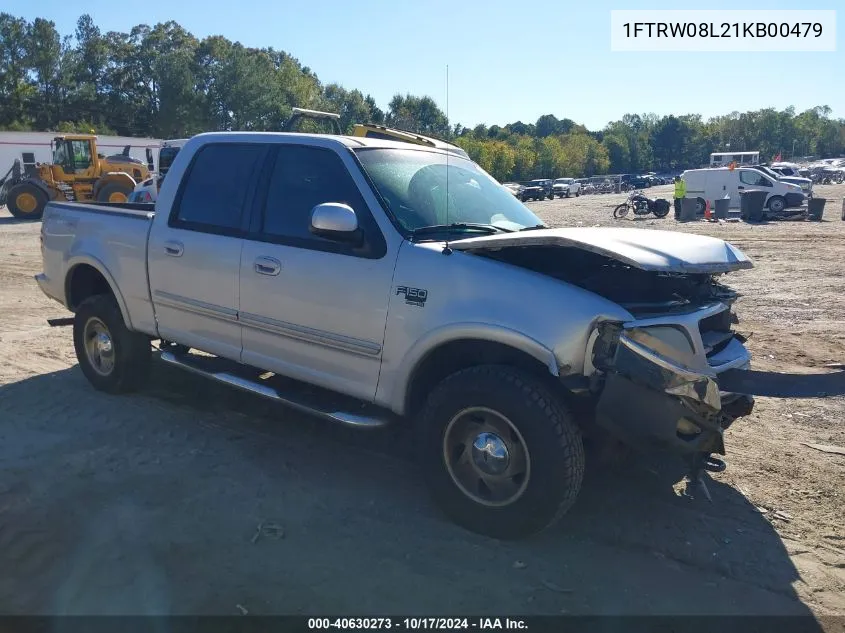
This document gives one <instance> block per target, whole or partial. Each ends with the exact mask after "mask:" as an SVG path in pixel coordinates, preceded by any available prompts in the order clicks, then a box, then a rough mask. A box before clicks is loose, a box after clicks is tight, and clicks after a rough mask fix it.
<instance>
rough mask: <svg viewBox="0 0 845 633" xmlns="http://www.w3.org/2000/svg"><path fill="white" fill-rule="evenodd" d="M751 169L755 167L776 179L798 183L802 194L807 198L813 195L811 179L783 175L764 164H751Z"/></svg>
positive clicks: (793, 183)
mask: <svg viewBox="0 0 845 633" xmlns="http://www.w3.org/2000/svg"><path fill="white" fill-rule="evenodd" d="M752 168H753V169H757V170H759V171H761V172H763V173H764V174H766V175H767V176H768V177H769V178H774V179H777V180H779V181H781V182H788V183H790V184H792V185H798V186H799V187H801V191H802V192H803V193H804V196H805V197H806V198H807V199H808V200H809V199H810V198H812V197H813V181H812V179H810V178H804V177H803V176H800V175H799V176H785V175H783V174H781V173H779V172H778V171H777V170H775V169H770V168H769V167H766V166H765V165H753V167H752Z"/></svg>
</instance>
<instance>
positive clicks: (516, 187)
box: [502, 182, 525, 200]
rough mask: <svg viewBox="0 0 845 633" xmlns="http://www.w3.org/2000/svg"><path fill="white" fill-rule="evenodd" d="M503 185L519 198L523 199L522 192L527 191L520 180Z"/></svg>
mask: <svg viewBox="0 0 845 633" xmlns="http://www.w3.org/2000/svg"><path fill="white" fill-rule="evenodd" d="M502 186H503V187H504V188H505V189H507V190H508V191H509V192H510V193H512V194H513V195H514V196H515V197H516V198H518V199H519V200H522V199H523V197H522V192H523V191H525V187H523V186H522V185H520V184H519V183H518V182H506V183H504V184H503V185H502Z"/></svg>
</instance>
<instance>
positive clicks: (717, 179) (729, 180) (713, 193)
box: [681, 167, 804, 213]
mask: <svg viewBox="0 0 845 633" xmlns="http://www.w3.org/2000/svg"><path fill="white" fill-rule="evenodd" d="M681 178H682V179H683V181H684V182H685V183H686V185H687V193H686V197H687V198H697V199H699V204H698V206H699V207H700V208H698V209H697V211H698V212H699V213H703V212H704V204H705V203H704V201H707V200H709V201H710V207H711V208H713V207H714V206H715V201H716V200H719V199H721V198H724V197H725V196H728V197H729V198H730V199H731V202H730V205H729V207H730V208H732V209H737V208H739V206H740V199H739V193H740V192H741V191H744V190H746V189H763V190H765V191H768V192H769V195H768V196H767V197H766V206H767V207H768V208H769V210H770V211H772V212H773V213H780V212H781V211H783V210H784V209H786V208H787V207H800V206H801V205H802V204H803V203H804V193H803V192H802V191H801V187H799V186H798V185H793V184H790V183H787V182H783V181H782V180H775V179H774V178H770V177H769V176H767V175H766V174H764V173H763V172H761V171H759V170H757V169H749V168H744V167H737V168H735V169H730V168H729V167H716V168H710V169H688V170H687V171H685V172H684V173H683V174H681Z"/></svg>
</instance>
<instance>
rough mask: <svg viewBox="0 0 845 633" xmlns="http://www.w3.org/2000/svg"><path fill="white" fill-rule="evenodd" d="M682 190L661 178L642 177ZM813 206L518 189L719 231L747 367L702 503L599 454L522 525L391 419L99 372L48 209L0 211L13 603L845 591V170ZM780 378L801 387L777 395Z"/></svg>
mask: <svg viewBox="0 0 845 633" xmlns="http://www.w3.org/2000/svg"><path fill="white" fill-rule="evenodd" d="M649 194H650V195H659V196H664V197H667V198H671V188H669V187H661V188H655V189H651V190H649ZM817 195H819V196H821V197H826V198H828V204H827V207H826V209H825V217H824V221H823V222H821V223H811V222H781V223H770V224H764V225H758V226H751V225H745V224H739V223H726V224H717V223H705V222H696V223H690V224H684V225H680V224H678V223H677V222H675V221H674V220H673V219H672V217H671V215H670V217H668V218H665V219H661V220H657V219H655V218H653V217H652V218H651V219H637V220H631V219H626V220H622V221H615V220H613V219H612V217H611V210H612V206H614V205H615V204H617V203H618V202H619V201H621V200H622V199H623V198H624V195H590V196H582V197H580V198H577V199H565V200H555V201H543V202H536V203H529V206H530V207H531V208H532V209H533V210H535V212H536V213H537V214H538V215H539V216H540V217H541V218H542V219H543V220H545V221H546V222H548V223H550V224H551V225H553V226H577V225H580V226H592V225H607V226H609V225H613V226H619V225H622V226H636V227H641V228H661V229H669V230H683V231H690V232H696V233H706V234H709V235H715V236H718V237H721V238H724V239H727V240H729V241H731V242H732V243H734V244H736V245H737V246H739V247H740V248H742V249H743V250H745V252H746V253H748V255H749V256H750V257H751V258H752V259H753V260H754V263H755V268H754V269H752V270H748V271H742V272H739V273H733V274H731V275H730V276H729V279H728V280H727V281H728V283H729V285H731V286H733V287H735V288H736V289H738V290H740V291H741V292H742V293H743V294H744V296H743V298H741V299H740V301H739V303H738V312H739V315H740V319H741V322H740V329H741V331H743V332H745V333H747V334H752V336H751V339H750V340H749V346H750V348H751V350H752V352H753V354H754V357H755V369H756V370H764V371H774V372H779V373H781V374H785V375H784V376H779V377H777V378H778V380H774V381H773V386H772V392H771V393H772V396H775V395H777V396H778V397H759V398H758V399H757V407H756V409H755V411H754V413H753V414H752V415H751V416H749V417H747V418H743V419H740V420H738V421H737V422H736V423H735V424H734V425H733V426H732V428H731V429H730V430H729V431H728V432H727V437H726V445H727V447H728V456H727V460H728V464H729V466H728V469H727V471H726V472H725V473H723V474H719V475H714V476H713V481H712V482H711V484H710V490H711V492H712V495H713V503H712V504H710V503H707V502H706V501H695V502H690V501H688V500H686V499H683V498H681V497H679V496H678V495H677V490H678V489H679V485H678V482H679V481H680V479H681V477H682V474H683V473H682V471H681V470H680V469H679V468H678V465H677V464H672V463H666V462H665V461H664V460H658V459H656V458H651V457H639V458H637V459H617V460H615V461H610V462H609V461H608V460H606V459H600V458H599V457H598V456H595V455H592V454H588V459H589V462H588V470H587V477H586V481H585V485H584V489H583V491H582V493H581V496H580V498H579V500H578V502H577V503H576V505H575V506H574V508H573V509H572V510H571V512H570V513H569V514H568V515H567V516H566V517H565V518H564V520H563V521H562V523H561V524H560V526H559V527H557V528H555V529H554V530H551V531H548V532H546V533H544V534H543V535H541V536H539V537H536V538H533V539H530V540H527V541H522V542H516V543H510V542H508V543H502V542H498V541H492V540H489V539H485V538H483V537H479V536H475V535H472V534H468V533H466V532H464V531H462V530H460V529H459V528H457V527H455V526H454V525H452V524H451V523H449V522H448V521H446V520H445V519H444V518H443V517H442V516H440V515H439V514H438V513H437V511H436V510H435V509H434V507H433V506H432V504H431V503H430V501H429V500H428V498H427V497H426V494H425V491H424V489H423V487H422V484H421V482H420V480H419V477H418V474H417V472H416V469H415V467H414V465H413V462H412V460H411V446H410V441H409V438H408V434H407V432H405V431H404V430H403V429H401V428H395V429H388V430H385V431H379V432H371V433H357V432H354V431H350V430H346V429H341V428H338V427H335V426H331V425H330V424H326V423H322V422H321V421H318V420H314V419H312V418H309V417H307V416H303V415H300V414H297V413H294V412H291V411H290V410H287V409H284V408H282V407H279V406H276V405H274V404H270V403H267V402H264V401H261V400H258V399H256V398H254V397H251V396H248V395H245V394H241V393H238V392H234V391H231V390H229V389H226V388H222V387H211V386H210V385H209V384H207V383H206V382H204V381H202V380H201V379H199V378H194V377H192V376H189V375H185V374H182V373H179V372H178V371H177V370H173V369H170V368H165V367H159V366H156V369H155V372H154V377H153V380H152V382H151V384H150V386H149V387H148V388H147V389H145V390H144V391H143V392H141V393H140V394H137V395H134V396H131V397H110V396H106V395H104V394H101V393H98V392H95V391H94V390H93V389H92V388H91V387H90V386H89V385H88V383H87V382H86V381H85V379H84V378H83V376H82V374H81V372H80V371H79V370H78V368H77V366H76V362H75V358H74V353H73V348H72V344H71V337H70V334H71V333H70V330H69V329H68V328H50V327H49V326H48V325H47V323H46V321H45V320H46V319H47V318H52V317H61V316H66V313H65V311H64V310H63V309H62V308H61V306H59V305H58V304H55V303H53V302H51V301H49V300H48V299H46V298H45V297H44V296H43V295H42V294H41V293H40V291H39V290H38V288H37V287H36V284H35V282H34V281H33V279H32V276H33V275H34V274H35V273H36V272H38V271H39V269H40V268H39V267H40V253H39V245H38V238H37V235H38V231H39V227H40V224H38V223H23V222H18V221H16V220H14V219H13V218H11V216H9V215H8V213H7V212H6V211H5V210H0V314H2V319H0V454H2V460H1V461H0V570H2V572H0V613H13V614H15V613H42V614H83V613H84V614H91V613H94V614H125V613H132V614H161V613H173V614H233V615H238V614H240V613H243V612H245V611H246V612H248V613H250V614H270V613H273V614H278V613H308V614H325V613H327V612H332V613H337V614H345V615H351V614H385V613H390V614H400V613H414V614H427V615H436V614H441V615H442V614H460V613H464V614H466V613H477V614H560V613H570V614H614V615H615V614H693V613H694V614H802V613H805V614H806V613H808V612H810V611H811V612H813V613H814V614H817V615H819V614H840V615H843V614H845V526H844V525H843V523H844V522H843V517H845V499H843V496H844V495H845V456H842V455H837V454H828V453H824V452H820V451H817V450H814V449H812V448H810V447H808V446H806V445H805V443H817V444H827V445H836V446H840V447H841V446H845V427H843V423H842V421H843V412H845V399H844V398H843V394H845V381H843V379H842V375H843V374H842V373H840V372H835V373H832V372H831V371H830V370H826V369H824V365H825V364H826V363H831V362H845V277H843V275H842V262H843V261H844V260H845V257H843V256H845V241H844V240H843V238H845V222H843V221H842V220H841V219H840V215H841V210H842V198H843V196H845V186H820V187H817ZM783 396H787V397H783Z"/></svg>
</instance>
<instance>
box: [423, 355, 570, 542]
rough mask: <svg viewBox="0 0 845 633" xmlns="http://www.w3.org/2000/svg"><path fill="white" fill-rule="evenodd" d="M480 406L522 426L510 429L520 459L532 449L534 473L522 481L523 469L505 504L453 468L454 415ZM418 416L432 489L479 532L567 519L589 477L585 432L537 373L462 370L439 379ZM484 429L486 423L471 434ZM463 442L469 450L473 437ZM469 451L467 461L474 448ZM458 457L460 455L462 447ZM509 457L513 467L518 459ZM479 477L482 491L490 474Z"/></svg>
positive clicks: (509, 535) (516, 531)
mask: <svg viewBox="0 0 845 633" xmlns="http://www.w3.org/2000/svg"><path fill="white" fill-rule="evenodd" d="M473 408H475V409H479V408H482V409H483V410H484V411H485V412H492V413H493V414H494V415H495V416H503V418H502V419H505V420H506V421H507V422H508V424H510V427H509V428H511V429H516V433H514V432H513V431H512V430H511V435H510V436H509V437H508V441H509V442H513V445H511V449H510V450H511V451H513V452H512V453H508V455H512V456H513V457H514V463H516V457H517V452H516V451H517V449H518V448H519V447H523V448H524V450H525V455H526V458H525V459H524V460H523V461H524V463H525V464H527V466H525V468H527V471H525V472H526V473H527V474H525V473H523V477H522V479H521V481H519V482H517V481H516V479H517V477H514V478H512V480H511V483H512V484H514V485H517V486H519V492H518V494H517V495H516V496H515V497H514V498H513V499H512V500H507V501H506V502H504V503H501V504H500V505H490V504H487V503H484V502H483V501H478V500H476V499H473V498H472V497H471V496H469V495H468V494H467V493H466V492H464V490H463V489H462V488H461V487H459V485H458V483H456V481H457V479H460V477H458V476H457V475H456V476H453V475H452V474H450V472H451V471H450V466H448V465H447V453H448V451H447V450H446V446H447V444H446V441H447V439H448V438H449V437H451V435H450V433H452V431H451V430H452V429H454V428H455V426H456V425H455V423H454V422H453V421H454V420H456V419H459V414H460V413H461V412H462V411H466V410H468V409H473ZM486 414H487V413H485V415H486ZM467 415H469V416H470V417H472V415H473V414H467ZM461 419H463V418H461ZM417 424H418V426H417V434H418V438H417V442H418V443H417V445H418V447H419V450H420V455H419V456H420V459H421V464H422V469H423V475H424V477H425V480H426V483H427V484H428V487H429V490H430V492H431V494H432V497H433V498H434V500H435V502H436V503H437V505H438V506H439V507H440V508H441V509H442V510H443V512H444V513H445V514H446V515H447V516H448V517H449V518H451V519H452V520H453V521H454V522H455V523H457V524H458V525H460V526H462V527H464V528H466V529H468V530H470V531H472V532H477V533H479V534H484V535H486V536H491V537H494V538H499V539H513V538H521V537H525V536H529V535H531V534H535V533H537V532H540V531H541V530H544V529H546V528H548V527H550V526H551V525H553V524H554V523H555V522H556V521H557V520H558V519H560V517H562V516H563V514H564V513H565V512H566V511H567V510H568V509H569V508H570V507H571V506H572V504H573V503H574V501H575V498H576V497H577V496H578V492H579V490H580V488H581V482H582V480H583V477H584V446H583V443H582V439H581V434H580V432H579V430H578V428H577V427H576V426H575V424H574V422H573V420H572V417H571V414H570V413H569V411H568V409H567V408H566V407H565V406H564V405H563V403H562V402H560V401H559V400H558V399H557V398H555V397H554V396H553V395H552V394H551V393H550V392H549V391H548V390H547V389H546V388H545V387H544V386H543V385H542V384H541V383H540V382H539V381H538V380H537V379H536V378H534V377H533V376H531V375H530V374H527V373H525V372H523V371H520V370H517V369H515V368H512V367H506V366H499V365H481V366H476V367H470V368H469V369H464V370H462V371H459V372H457V373H455V374H453V375H451V376H449V377H448V378H446V379H445V380H444V381H443V382H441V383H440V384H439V385H437V387H436V388H435V389H434V391H433V392H432V393H431V395H430V396H429V398H428V400H427V402H426V404H425V407H424V408H423V411H422V413H421V415H420V417H419V419H418V420H417ZM470 424H471V423H470ZM470 428H471V429H474V427H470ZM482 428H483V427H482ZM476 432H479V431H478V429H474V430H472V431H471V434H473V433H476ZM478 437H480V435H479V436H478ZM476 439H478V438H476ZM462 446H463V448H462V449H460V451H461V453H462V454H463V452H465V451H467V445H466V443H464V444H463V445H462ZM519 450H522V449H519ZM469 451H470V452H469V453H468V454H467V457H468V459H467V462H469V461H470V459H471V453H472V451H473V449H471V448H470V449H469ZM481 453H483V452H479V453H478V454H481ZM453 458H454V459H456V460H460V458H458V457H457V456H456V455H454V451H453ZM491 459H492V458H491ZM449 461H450V462H451V461H452V460H449ZM485 461H486V460H485ZM506 463H507V467H508V468H510V467H511V464H510V463H509V462H506ZM456 468H457V467H456ZM464 468H465V469H467V470H466V471H465V472H468V473H470V476H472V473H473V472H476V473H477V472H478V468H477V467H475V466H472V465H469V464H468V465H466V466H464ZM475 477H476V479H477V482H476V484H477V485H476V491H478V492H477V494H478V495H481V494H482V492H481V490H482V488H481V487H480V482H481V481H482V477H481V475H480V474H476V475H475ZM489 490H491V489H489V488H488V491H489Z"/></svg>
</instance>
